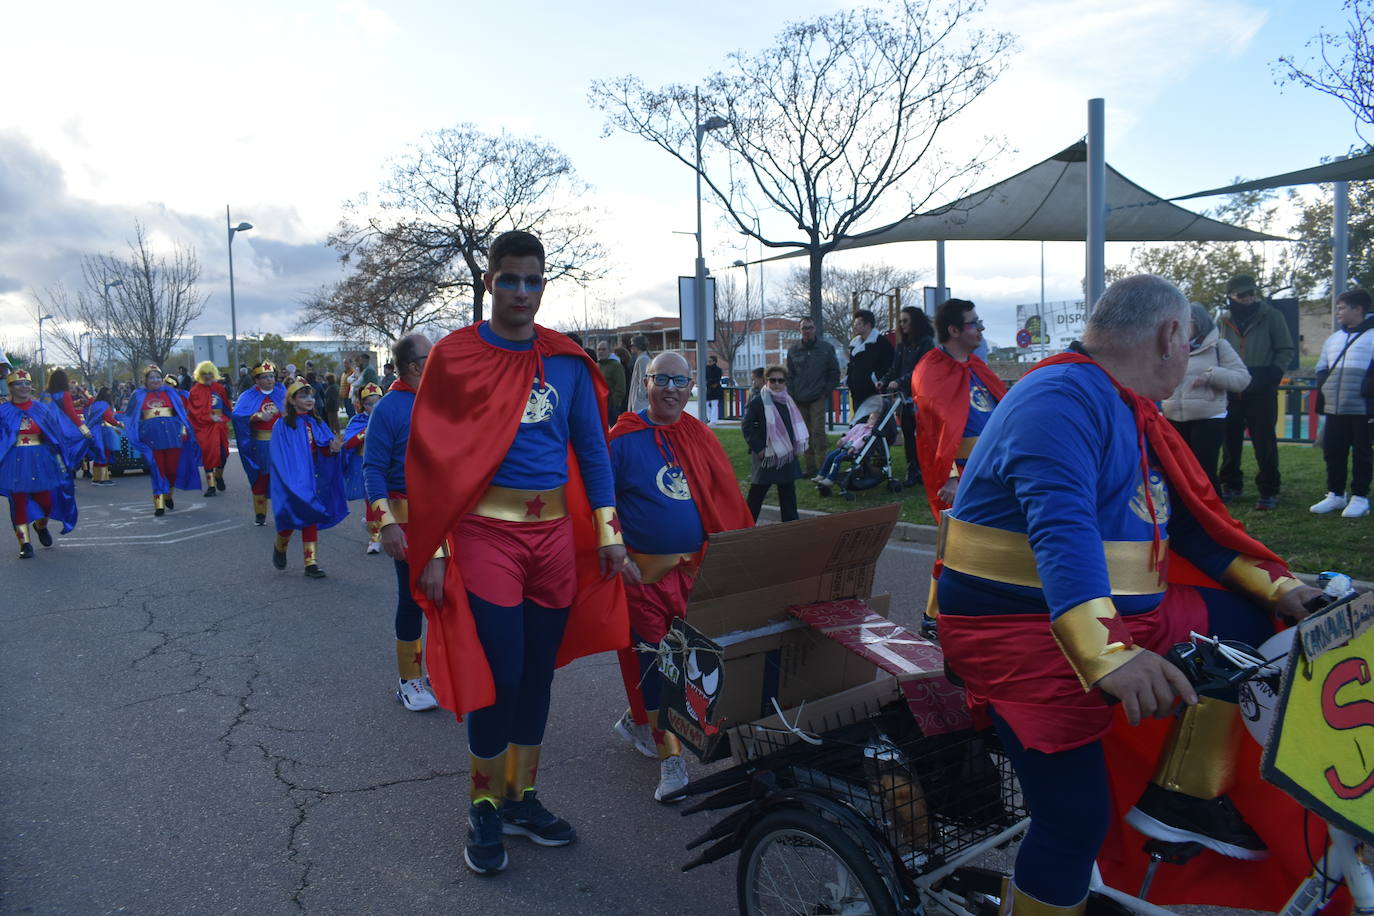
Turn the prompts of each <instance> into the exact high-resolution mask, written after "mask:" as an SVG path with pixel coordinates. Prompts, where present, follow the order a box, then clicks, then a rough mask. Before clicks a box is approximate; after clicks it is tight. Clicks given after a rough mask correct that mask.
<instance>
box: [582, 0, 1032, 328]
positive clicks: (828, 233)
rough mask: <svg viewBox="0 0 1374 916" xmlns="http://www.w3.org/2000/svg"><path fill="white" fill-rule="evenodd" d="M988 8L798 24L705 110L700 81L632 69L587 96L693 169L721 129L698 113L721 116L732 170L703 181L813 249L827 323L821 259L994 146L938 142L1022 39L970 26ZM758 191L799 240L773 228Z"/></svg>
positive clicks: (901, 0)
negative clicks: (701, 148)
mask: <svg viewBox="0 0 1374 916" xmlns="http://www.w3.org/2000/svg"><path fill="white" fill-rule="evenodd" d="M981 9H982V3H981V0H948V2H945V0H894V2H891V3H889V4H888V5H887V6H886V7H885V8H884V9H882V10H877V9H856V10H847V11H843V12H839V13H835V14H833V15H829V16H822V17H819V18H816V19H812V20H808V21H804V22H796V23H793V24H791V25H788V26H787V27H786V28H785V29H784V30H783V31H782V33H781V34H779V35H778V37H777V39H776V40H775V42H774V44H773V45H772V47H769V48H766V49H764V50H763V51H760V52H758V53H756V54H746V53H743V52H736V53H734V54H731V55H730V56H729V57H728V58H727V60H728V64H727V66H726V69H724V70H720V71H716V72H715V73H712V74H710V75H709V76H707V77H706V78H705V80H704V81H703V86H702V89H701V96H700V97H701V105H700V109H698V108H697V106H696V103H695V95H694V89H693V88H692V87H690V86H683V85H669V86H665V87H663V88H661V89H649V88H647V87H645V86H644V84H643V83H642V82H641V81H640V80H639V79H638V78H637V77H634V76H623V77H619V78H617V79H612V80H598V81H596V82H594V83H593V84H592V87H591V93H590V97H591V102H592V104H593V105H594V106H596V107H597V108H599V109H601V110H602V111H603V112H605V113H606V116H607V120H608V125H607V129H608V130H610V129H612V128H619V129H621V130H624V131H626V132H628V133H632V134H635V135H637V136H640V137H642V138H644V139H646V140H649V141H650V142H652V143H654V144H655V145H657V146H658V147H660V148H661V149H663V150H664V151H666V152H667V153H669V154H670V155H672V156H673V157H674V158H676V159H677V160H678V161H680V162H682V163H683V164H684V165H687V166H688V167H689V168H691V169H693V170H694V171H695V170H696V167H697V164H696V144H697V143H698V142H699V136H700V135H699V131H700V130H702V129H703V128H705V127H706V126H707V124H710V125H711V126H712V127H715V126H716V125H715V124H714V123H713V122H709V121H708V122H705V123H703V121H702V120H701V119H702V118H703V117H705V116H706V115H713V116H719V117H721V118H723V119H724V120H725V122H726V124H725V126H724V127H723V128H718V129H714V130H712V131H711V132H709V133H707V134H706V136H707V137H709V138H711V139H712V140H714V141H715V143H716V144H718V146H719V148H720V149H722V150H723V151H724V153H725V154H726V156H727V158H728V160H729V165H730V168H729V171H728V175H729V176H730V178H729V179H728V180H726V181H721V179H720V178H719V177H718V175H717V177H712V175H710V174H707V173H706V170H705V169H704V168H703V175H702V180H703V181H704V182H705V184H706V185H707V187H709V189H710V192H711V195H712V197H713V198H714V200H715V201H716V202H717V203H718V204H719V205H720V206H721V207H722V208H723V210H724V213H725V217H726V220H727V221H728V222H730V223H732V224H733V225H734V228H736V229H737V230H738V231H739V232H740V233H742V234H743V235H746V236H749V237H750V238H754V239H757V240H758V241H759V242H760V243H762V244H763V245H766V246H768V247H771V248H801V249H804V250H805V251H806V253H807V255H808V258H809V269H810V272H809V275H808V276H809V280H810V286H809V290H808V292H809V300H808V301H809V304H810V313H811V316H812V317H813V318H814V319H815V320H816V321H817V323H818V324H820V323H821V321H822V318H823V314H822V313H823V311H824V301H823V293H822V276H821V265H822V262H823V260H824V258H825V256H826V255H827V254H829V253H830V252H831V251H833V250H834V248H835V246H836V245H838V244H839V243H840V242H841V241H843V240H845V239H848V238H859V237H862V236H864V235H865V234H868V233H871V232H873V231H876V230H877V229H879V228H881V227H882V225H885V224H886V223H889V222H892V221H894V220H898V219H904V218H906V217H908V216H911V215H914V214H915V213H917V212H919V211H920V210H921V209H923V208H924V207H925V205H926V204H927V203H928V202H929V201H930V200H931V198H932V197H933V196H934V195H936V194H937V193H940V192H941V191H942V190H944V189H946V188H949V187H951V186H952V185H957V184H960V183H962V182H965V181H968V180H971V179H972V177H973V176H974V175H976V174H977V173H978V172H979V171H980V170H981V169H982V168H983V165H984V163H985V161H986V158H987V156H988V155H989V154H990V153H991V151H992V149H993V148H994V144H993V143H992V142H991V141H985V142H983V143H981V144H974V145H973V146H972V152H971V153H969V154H967V155H963V156H952V155H947V154H945V153H943V152H941V149H940V146H939V144H938V142H937V141H940V140H941V139H942V136H943V133H944V128H945V126H946V125H947V124H948V123H949V122H950V121H951V120H952V119H953V118H955V117H956V116H958V115H959V114H960V113H961V112H962V111H963V110H964V109H965V108H967V107H968V105H969V104H971V103H972V102H973V101H974V100H975V99H976V98H978V96H980V95H981V94H982V93H983V92H984V91H986V90H987V89H988V87H989V86H990V85H991V84H992V83H993V81H994V80H995V79H996V78H997V77H998V76H999V75H1000V74H1001V72H1002V70H1003V68H1004V67H1005V66H1006V61H1007V59H1008V57H1009V52H1011V51H1012V50H1013V48H1014V45H1015V41H1014V39H1013V38H1012V36H1010V35H1008V34H1006V33H1004V32H983V31H979V30H975V29H972V28H970V27H969V21H970V20H971V19H973V18H974V17H975V15H976V14H977V13H978V12H979V11H980V10H981ZM699 125H700V127H699ZM894 198H903V200H902V202H901V203H900V204H898V205H893V200H894ZM759 200H761V201H762V203H763V209H764V210H772V211H774V212H775V213H776V214H778V215H779V217H781V218H779V219H777V221H776V222H777V223H778V225H787V226H788V227H796V229H797V230H799V233H800V237H795V236H794V237H787V236H771V235H770V237H765V234H766V233H768V229H767V228H766V225H765V224H766V222H767V218H766V216H765V218H764V219H763V220H762V221H757V222H756V214H757V213H758V212H759V207H758V201H759ZM880 204H881V205H882V206H881V208H880ZM884 217H885V218H884ZM880 219H881V220H882V222H881V223H879V220H880ZM789 231H790V229H789Z"/></svg>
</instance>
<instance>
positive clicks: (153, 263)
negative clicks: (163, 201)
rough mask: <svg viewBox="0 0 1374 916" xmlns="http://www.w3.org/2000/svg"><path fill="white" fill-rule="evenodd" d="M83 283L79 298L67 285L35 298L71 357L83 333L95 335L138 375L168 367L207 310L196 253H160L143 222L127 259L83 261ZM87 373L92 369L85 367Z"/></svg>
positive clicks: (136, 228)
mask: <svg viewBox="0 0 1374 916" xmlns="http://www.w3.org/2000/svg"><path fill="white" fill-rule="evenodd" d="M81 280H82V282H81V287H80V288H79V289H78V290H77V291H76V293H75V295H69V294H68V292H67V291H66V289H65V288H64V287H62V286H60V285H59V286H55V287H53V288H52V289H50V290H49V291H48V292H47V293H46V294H45V295H39V294H37V293H35V294H34V298H35V300H37V302H38V305H39V308H40V314H45V313H51V314H53V315H54V316H55V317H56V319H57V320H56V321H55V322H54V330H53V334H54V335H56V336H57V340H58V341H59V342H60V345H61V347H62V349H63V350H65V351H66V352H67V354H68V355H69V356H75V355H76V353H77V351H78V350H79V349H80V348H79V339H80V335H81V334H82V333H83V332H90V333H93V334H95V335H96V336H97V338H99V339H100V340H101V343H102V348H103V346H104V345H106V344H107V345H108V348H109V350H110V351H111V358H112V359H114V360H115V361H116V362H119V363H123V364H124V365H127V366H128V367H129V369H130V371H131V372H134V373H135V374H136V373H137V370H138V369H139V367H141V366H143V365H146V364H147V363H150V362H151V363H156V364H158V365H161V364H162V363H164V362H166V361H167V357H168V356H169V355H170V354H171V352H172V348H173V347H174V346H175V345H176V342H177V341H178V340H179V339H181V337H182V336H183V335H185V333H186V329H187V328H189V327H190V326H191V323H192V322H194V321H195V320H196V319H197V318H199V317H200V316H201V313H203V312H204V311H205V302H206V297H205V296H204V295H203V294H202V293H201V292H200V290H199V289H198V287H197V283H198V282H199V280H200V262H199V260H198V259H197V258H196V253H195V249H194V248H191V247H189V246H183V245H180V244H178V245H176V246H175V247H174V248H173V249H172V252H171V253H170V254H159V253H157V252H155V251H153V248H152V245H151V243H150V242H149V239H148V233H147V230H146V229H145V228H144V227H143V225H142V224H141V223H135V224H134V238H133V240H132V241H130V242H129V252H128V254H127V255H125V256H123V257H120V256H118V255H115V254H113V253H110V254H98V255H86V256H84V257H83V258H82V259H81ZM90 361H91V362H92V364H94V362H95V360H94V358H91V359H90ZM91 368H93V365H92V367H91ZM82 371H83V372H86V371H88V368H87V367H86V366H84V365H83V367H82Z"/></svg>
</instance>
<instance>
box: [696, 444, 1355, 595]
mask: <svg viewBox="0 0 1374 916" xmlns="http://www.w3.org/2000/svg"><path fill="white" fill-rule="evenodd" d="M715 432H716V436H717V437H718V438H719V439H720V441H721V444H722V445H723V446H725V451H726V453H727V454H728V455H729V456H730V461H731V462H732V463H733V464H734V466H735V472H736V473H737V474H738V475H739V479H740V481H741V483H740V486H741V488H742V489H743V490H745V491H747V490H748V489H749V487H748V478H749V451H748V449H747V448H746V447H745V445H744V436H743V435H742V434H741V433H740V431H739V430H738V429H732V428H718V429H717V430H716V431H715ZM836 438H837V437H836V436H831V437H830V443H831V447H833V443H834V442H835V440H836ZM892 459H893V466H894V469H896V468H901V469H902V470H901V471H899V472H898V473H904V472H905V468H906V454H905V452H904V451H903V449H902V447H901V446H900V445H898V446H897V447H896V448H895V449H893V453H892ZM1243 461H1244V463H1243V465H1242V467H1243V469H1244V471H1245V476H1246V479H1247V481H1250V482H1249V483H1247V487H1246V494H1247V498H1246V499H1243V500H1239V501H1237V502H1236V504H1235V505H1233V506H1232V507H1231V512H1232V514H1233V515H1235V517H1236V518H1237V519H1239V520H1240V521H1241V522H1243V523H1244V524H1245V527H1246V528H1247V529H1248V530H1249V531H1250V533H1251V534H1253V535H1254V536H1255V537H1256V538H1258V539H1259V540H1261V541H1263V542H1264V543H1265V544H1267V545H1269V548H1270V549H1271V550H1273V551H1274V552H1275V553H1277V554H1278V555H1279V556H1281V557H1283V558H1285V559H1286V560H1287V561H1288V563H1289V565H1290V566H1292V568H1293V569H1294V570H1297V571H1299V572H1310V573H1318V572H1321V571H1323V570H1327V569H1334V570H1338V571H1340V572H1343V573H1346V574H1348V575H1350V576H1353V577H1354V578H1356V579H1365V580H1374V516H1366V517H1365V518H1362V519H1344V518H1341V517H1340V515H1339V513H1336V514H1333V515H1313V514H1312V513H1310V512H1308V511H1307V507H1308V506H1310V505H1311V504H1312V503H1314V502H1316V501H1317V500H1319V499H1321V498H1322V496H1323V495H1324V494H1325V493H1326V466H1325V464H1324V463H1323V461H1322V453H1321V450H1320V449H1318V448H1314V447H1312V446H1310V445H1300V444H1281V445H1280V446H1279V468H1280V470H1281V471H1282V474H1283V495H1282V496H1280V497H1279V508H1278V509H1277V510H1274V511H1272V512H1257V511H1256V510H1255V508H1254V505H1255V502H1254V495H1255V490H1254V484H1253V480H1254V475H1255V463H1254V453H1253V452H1252V451H1251V450H1250V447H1249V446H1248V445H1247V446H1246V449H1245V457H1244V459H1243ZM773 492H776V491H773ZM855 496H856V498H855V500H854V501H853V502H848V501H846V500H844V499H843V498H841V497H840V496H839V495H834V496H830V497H823V496H821V495H820V494H818V493H817V492H816V487H815V486H814V485H812V484H811V483H810V482H809V481H805V480H799V481H797V505H798V507H799V508H802V509H818V510H820V511H822V512H849V511H852V510H854V509H866V508H868V507H870V506H877V505H884V504H887V503H893V502H897V503H901V505H902V515H901V519H902V521H904V522H915V523H917V524H921V525H929V524H932V520H931V517H930V507H929V506H928V504H927V503H926V498H925V490H924V489H922V488H921V487H916V488H915V489H911V490H903V491H902V492H901V493H889V492H888V491H887V490H886V489H885V488H884V487H877V488H875V489H873V490H867V491H864V492H861V493H857V494H855ZM769 497H770V501H772V502H776V496H774V495H773V493H772V492H770V494H769Z"/></svg>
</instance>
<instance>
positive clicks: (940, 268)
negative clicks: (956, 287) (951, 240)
mask: <svg viewBox="0 0 1374 916" xmlns="http://www.w3.org/2000/svg"><path fill="white" fill-rule="evenodd" d="M935 297H936V298H937V299H940V300H942V301H943V300H944V299H947V298H949V295H948V293H946V292H945V240H944V239H938V240H937V241H936V242H935ZM936 305H939V303H938V302H937V303H936Z"/></svg>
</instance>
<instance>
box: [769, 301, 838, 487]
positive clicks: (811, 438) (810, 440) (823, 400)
mask: <svg viewBox="0 0 1374 916" xmlns="http://www.w3.org/2000/svg"><path fill="white" fill-rule="evenodd" d="M798 326H799V328H800V330H801V340H800V341H799V342H797V343H794V344H793V345H792V346H790V347H788V348H787V378H788V382H787V393H788V394H790V395H792V400H793V401H795V402H796V404H797V409H798V410H800V411H801V415H802V419H803V420H805V421H806V431H807V439H806V457H805V461H804V464H805V465H806V469H805V470H804V471H803V472H802V473H803V474H804V475H805V476H806V477H808V478H810V477H815V476H816V474H817V473H818V469H819V468H820V466H821V464H822V463H823V462H824V460H825V454H826V448H827V446H828V444H829V440H828V439H827V438H826V435H825V411H826V408H827V407H828V406H829V405H830V393H831V392H832V391H834V390H835V389H836V388H837V387H838V386H839V384H840V361H839V359H838V358H837V357H836V356H835V348H834V347H833V346H831V345H830V342H829V341H826V340H821V339H820V338H818V337H817V336H816V322H814V321H812V320H811V319H810V318H803V319H802V320H801V321H800V322H798ZM755 390H757V388H755Z"/></svg>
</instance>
